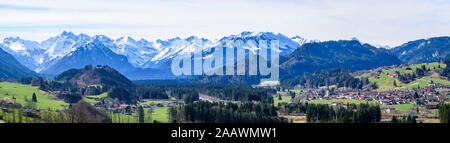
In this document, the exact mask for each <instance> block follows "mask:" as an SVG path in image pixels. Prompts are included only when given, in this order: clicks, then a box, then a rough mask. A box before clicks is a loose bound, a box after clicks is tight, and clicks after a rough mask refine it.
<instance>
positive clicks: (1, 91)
mask: <svg viewBox="0 0 450 143" xmlns="http://www.w3.org/2000/svg"><path fill="white" fill-rule="evenodd" d="M33 93H35V94H36V97H37V102H36V104H35V107H36V108H40V109H53V110H61V109H65V108H67V107H68V105H69V104H67V103H65V102H64V101H63V100H61V99H58V98H57V97H56V96H55V95H53V94H51V93H48V92H45V91H42V90H39V89H38V87H33V86H31V85H25V84H19V83H11V82H0V98H2V99H5V100H10V101H13V100H12V99H13V97H14V98H16V101H15V102H16V103H19V104H21V105H27V102H26V101H25V100H26V99H28V100H29V101H31V99H32V96H33Z"/></svg>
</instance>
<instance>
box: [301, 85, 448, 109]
mask: <svg viewBox="0 0 450 143" xmlns="http://www.w3.org/2000/svg"><path fill="white" fill-rule="evenodd" d="M449 90H450V86H449V85H443V84H440V83H433V84H429V85H428V86H427V87H425V88H420V89H411V90H388V91H374V90H367V89H364V90H357V89H335V90H334V91H329V90H327V89H311V90H309V91H308V92H304V93H301V94H302V95H303V96H306V100H314V99H328V100H330V99H355V100H363V101H376V102H377V103H378V104H380V105H397V104H416V105H419V106H425V107H427V108H438V106H436V104H429V103H439V102H442V101H448V100H449V98H448V97H449V96H450V91H449Z"/></svg>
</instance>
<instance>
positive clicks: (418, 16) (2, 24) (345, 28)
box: [0, 0, 450, 46]
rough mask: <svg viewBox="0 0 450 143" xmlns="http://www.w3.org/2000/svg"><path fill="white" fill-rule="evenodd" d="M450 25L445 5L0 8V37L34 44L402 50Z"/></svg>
mask: <svg viewBox="0 0 450 143" xmlns="http://www.w3.org/2000/svg"><path fill="white" fill-rule="evenodd" d="M449 25H450V1H448V0H426V1H424V0H300V1H296V0H281V1H280V0H277V1H270V0H262V1H258V0H244V1H242V0H241V1H238V0H222V1H213V0H184V1H182V0H172V1H168V0H156V1H144V0H131V1H130V0H72V1H67V0H8V1H0V38H2V39H3V38H4V37H9V36H20V37H22V38H24V39H29V40H37V41H42V40H44V39H47V38H48V37H50V36H54V35H57V34H59V33H61V32H62V31H63V30H69V31H72V32H74V33H86V34H89V35H96V34H104V35H107V36H110V37H112V38H118V37H119V36H132V37H134V38H136V39H140V38H145V39H148V40H155V39H158V38H160V39H167V38H172V37H176V36H179V37H188V36H190V35H195V36H199V37H205V38H210V39H216V38H220V37H223V36H226V35H230V34H237V33H240V32H242V31H270V32H275V33H282V34H284V35H286V36H295V35H299V36H301V37H305V38H308V39H317V40H322V41H324V40H339V39H351V38H352V37H357V38H358V39H359V40H361V41H362V42H367V43H370V44H374V45H377V44H380V45H390V46H397V45H399V44H402V43H404V42H407V41H410V40H415V39H420V38H427V37H434V36H449V35H450V26H449ZM0 41H1V40H0Z"/></svg>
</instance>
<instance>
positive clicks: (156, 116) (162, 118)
mask: <svg viewBox="0 0 450 143" xmlns="http://www.w3.org/2000/svg"><path fill="white" fill-rule="evenodd" d="M168 109H169V107H154V108H153V112H152V120H156V121H158V122H164V123H167V122H169V110H168Z"/></svg>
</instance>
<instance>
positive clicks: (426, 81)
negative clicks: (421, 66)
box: [394, 77, 450, 90]
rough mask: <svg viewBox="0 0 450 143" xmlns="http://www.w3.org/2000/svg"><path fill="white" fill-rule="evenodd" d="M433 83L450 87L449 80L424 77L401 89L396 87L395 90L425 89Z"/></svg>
mask: <svg viewBox="0 0 450 143" xmlns="http://www.w3.org/2000/svg"><path fill="white" fill-rule="evenodd" d="M431 81H433V82H434V83H441V84H444V85H450V81H447V80H442V79H438V78H432V77H422V78H420V79H418V80H415V81H413V82H410V83H408V84H403V85H402V86H401V87H396V88H394V89H400V90H405V89H412V88H418V87H419V88H424V87H427V86H428V85H429V84H430V83H431Z"/></svg>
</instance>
